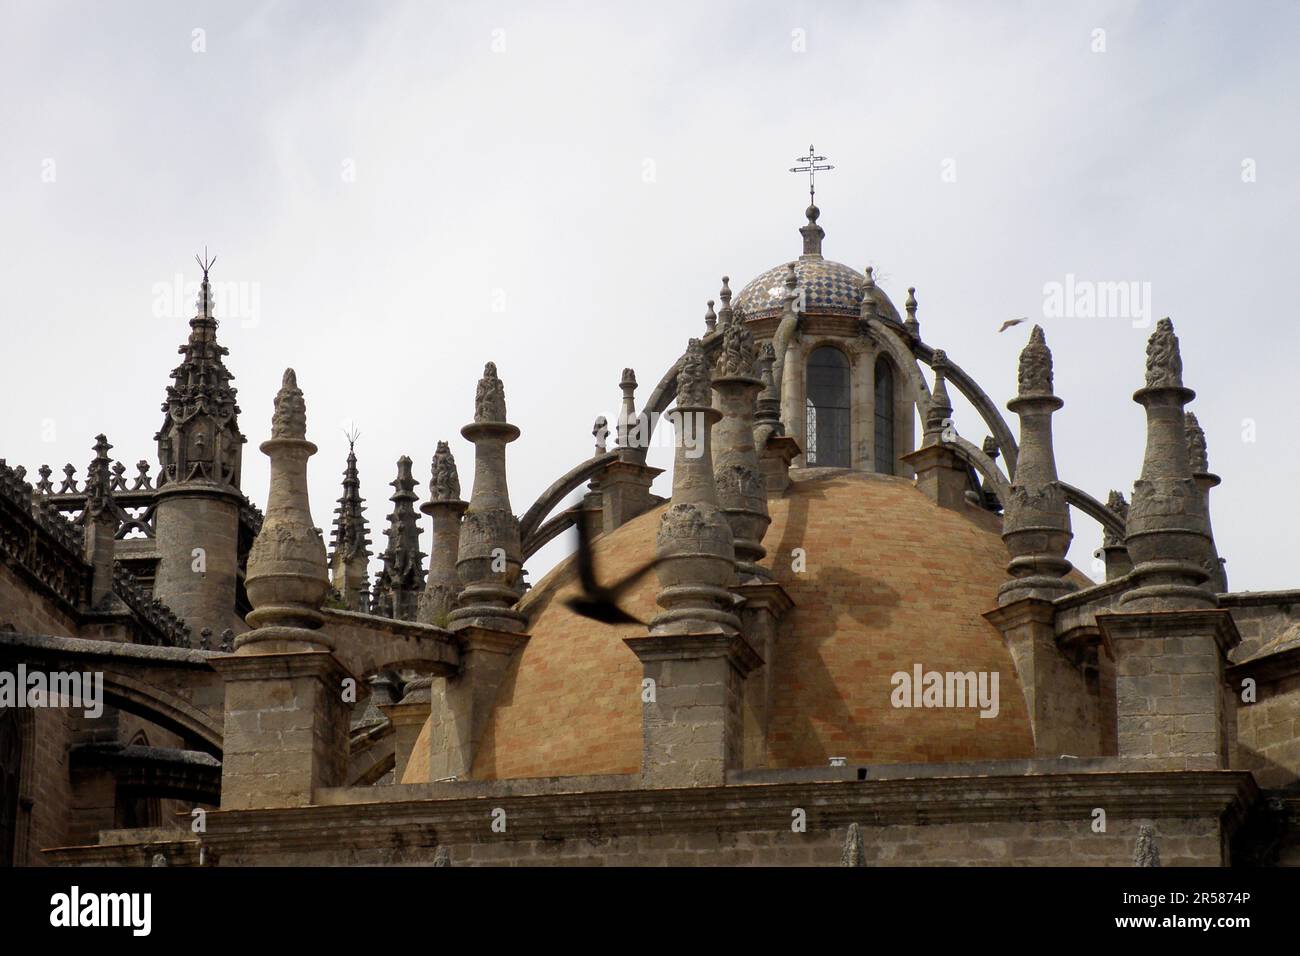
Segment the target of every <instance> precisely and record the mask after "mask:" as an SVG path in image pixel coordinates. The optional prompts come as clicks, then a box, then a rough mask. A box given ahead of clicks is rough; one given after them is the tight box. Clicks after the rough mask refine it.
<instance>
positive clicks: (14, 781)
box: [0, 707, 23, 866]
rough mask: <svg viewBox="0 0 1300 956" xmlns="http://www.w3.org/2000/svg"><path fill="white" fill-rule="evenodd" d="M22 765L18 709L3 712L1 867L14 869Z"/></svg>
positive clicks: (0, 723)
mask: <svg viewBox="0 0 1300 956" xmlns="http://www.w3.org/2000/svg"><path fill="white" fill-rule="evenodd" d="M22 765H23V739H22V728H21V727H20V726H19V724H18V712H17V710H16V709H15V708H12V707H5V708H0V866H13V865H14V862H15V861H14V845H15V844H16V843H17V839H18V770H19V768H20V767H21V766H22Z"/></svg>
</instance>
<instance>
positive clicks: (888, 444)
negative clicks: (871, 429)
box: [875, 356, 894, 475]
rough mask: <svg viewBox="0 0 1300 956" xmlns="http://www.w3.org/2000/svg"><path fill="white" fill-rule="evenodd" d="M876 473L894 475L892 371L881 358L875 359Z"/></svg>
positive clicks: (887, 362)
mask: <svg viewBox="0 0 1300 956" xmlns="http://www.w3.org/2000/svg"><path fill="white" fill-rule="evenodd" d="M875 459H876V471H878V472H880V473H881V474H882V475H892V474H893V473H894V370H893V368H892V367H891V366H890V364H889V361H888V360H887V359H885V358H884V357H883V356H882V357H881V358H878V359H876V443H875Z"/></svg>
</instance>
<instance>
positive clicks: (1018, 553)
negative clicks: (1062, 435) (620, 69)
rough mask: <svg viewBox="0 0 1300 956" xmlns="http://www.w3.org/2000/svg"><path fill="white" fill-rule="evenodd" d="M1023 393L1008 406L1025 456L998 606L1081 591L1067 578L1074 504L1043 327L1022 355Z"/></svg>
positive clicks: (1006, 529)
mask: <svg viewBox="0 0 1300 956" xmlns="http://www.w3.org/2000/svg"><path fill="white" fill-rule="evenodd" d="M1019 384H1020V389H1019V394H1018V395H1017V396H1016V397H1015V398H1013V399H1012V400H1011V401H1009V402H1008V403H1007V408H1008V409H1010V410H1011V411H1013V412H1015V413H1016V414H1017V415H1018V416H1019V417H1020V457H1019V459H1018V460H1017V463H1016V473H1015V475H1013V476H1012V479H1011V491H1010V493H1009V494H1008V496H1007V497H1008V499H1009V500H1008V501H1005V502H1003V505H1004V509H1005V513H1004V516H1003V521H1002V529H1003V530H1002V540H1003V541H1005V542H1006V544H1007V550H1008V551H1009V552H1010V553H1011V563H1010V564H1009V565H1007V571H1008V572H1009V573H1010V574H1011V578H1012V580H1010V581H1008V582H1007V583H1006V584H1004V585H1003V586H1002V587H1001V589H999V591H998V604H999V605H1006V604H1011V603H1013V602H1014V601H1018V600H1020V599H1021V598H1025V597H1037V598H1043V599H1046V600H1051V599H1052V598H1056V597H1059V596H1061V595H1062V594H1066V593H1068V592H1070V591H1073V590H1075V585H1074V584H1072V583H1071V582H1069V581H1068V580H1066V575H1067V574H1068V573H1069V571H1070V562H1068V561H1066V560H1065V554H1066V552H1067V551H1068V550H1069V548H1070V540H1071V538H1072V537H1073V534H1072V533H1071V531H1070V511H1069V505H1068V504H1067V503H1066V501H1065V493H1064V492H1063V491H1062V489H1061V485H1060V483H1059V481H1058V480H1057V477H1056V456H1055V453H1054V452H1053V450H1052V413H1053V412H1055V411H1056V410H1057V409H1059V408H1060V407H1061V406H1062V405H1063V404H1064V402H1062V401H1061V400H1060V399H1059V398H1057V397H1056V395H1054V394H1053V392H1052V353H1051V351H1050V350H1049V349H1048V348H1047V340H1046V338H1045V337H1044V335H1043V330H1042V328H1041V327H1040V326H1037V325H1035V326H1034V329H1033V331H1032V332H1031V333H1030V335H1029V344H1028V345H1026V346H1025V349H1024V351H1023V352H1021V353H1020V383H1019Z"/></svg>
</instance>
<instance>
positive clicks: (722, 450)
mask: <svg viewBox="0 0 1300 956" xmlns="http://www.w3.org/2000/svg"><path fill="white" fill-rule="evenodd" d="M754 358H755V353H754V337H753V334H752V333H751V332H750V331H749V329H748V328H746V326H745V324H744V323H743V322H737V321H731V322H728V323H727V325H726V326H725V327H724V329H723V342H722V351H721V354H720V355H719V356H718V364H717V368H716V370H715V374H714V378H713V389H714V391H715V392H717V397H718V406H719V411H720V413H721V415H722V420H721V421H720V422H719V424H718V427H717V434H716V436H714V440H715V441H716V443H717V455H716V465H715V467H714V469H713V478H714V484H715V486H716V490H717V497H718V504H719V505H720V506H721V508H722V513H723V515H725V516H726V519H727V523H728V524H729V525H730V526H731V533H732V537H733V539H734V542H735V551H736V571H737V573H738V575H739V577H740V580H741V581H742V582H745V581H754V580H757V581H767V580H770V579H771V574H770V573H769V572H768V570H767V569H766V568H764V567H762V566H761V565H760V564H759V562H761V561H762V560H763V558H764V557H765V556H766V555H767V550H766V549H765V548H764V547H763V544H762V541H763V535H764V534H766V533H767V526H768V525H769V524H771V522H772V519H771V518H770V517H769V515H768V511H767V487H766V485H765V484H764V481H763V475H762V473H761V472H760V471H759V468H758V453H757V451H756V450H755V448H754V400H755V399H756V398H757V397H758V393H759V391H760V390H761V389H762V387H763V382H762V379H760V378H759V377H758V376H757V374H756V373H755V370H754Z"/></svg>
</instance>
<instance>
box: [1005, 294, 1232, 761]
mask: <svg viewBox="0 0 1300 956" xmlns="http://www.w3.org/2000/svg"><path fill="white" fill-rule="evenodd" d="M1194 396H1195V393H1194V392H1193V391H1192V390H1191V389H1190V388H1185V387H1184V386H1183V362H1182V357H1181V355H1180V354H1179V349H1178V338H1177V336H1175V335H1174V327H1173V323H1172V322H1170V321H1169V320H1168V319H1161V320H1160V321H1159V322H1158V323H1156V330H1155V332H1154V333H1153V334H1152V335H1151V338H1150V340H1149V341H1148V343H1147V367H1146V387H1145V388H1141V389H1138V391H1137V392H1135V393H1134V395H1133V400H1134V401H1135V402H1137V403H1138V404H1140V405H1142V406H1143V407H1144V408H1145V409H1146V414H1147V445H1146V455H1145V457H1144V459H1143V462H1142V477H1141V478H1139V479H1138V480H1137V482H1136V483H1135V484H1134V486H1133V504H1132V505H1131V506H1130V507H1129V513H1128V522H1127V536H1126V544H1127V545H1128V553H1129V556H1130V558H1132V561H1133V566H1134V567H1133V578H1134V579H1135V580H1136V583H1137V587H1135V588H1133V589H1131V590H1128V591H1126V592H1125V593H1124V594H1123V595H1121V596H1120V600H1119V609H1118V611H1117V612H1110V613H1101V614H1098V615H1097V624H1098V625H1099V626H1100V628H1101V631H1102V634H1103V636H1104V637H1105V639H1106V640H1107V641H1108V642H1109V644H1110V646H1111V648H1112V649H1113V652H1114V661H1115V700H1116V706H1115V718H1116V732H1117V739H1118V745H1119V747H1118V749H1119V755H1120V756H1121V757H1123V758H1127V759H1134V760H1138V761H1141V762H1142V765H1143V766H1144V767H1150V768H1152V769H1161V770H1220V769H1224V768H1226V767H1227V766H1228V762H1229V758H1230V754H1231V750H1232V742H1233V739H1234V737H1235V735H1236V730H1235V725H1236V713H1237V712H1236V708H1235V707H1234V706H1233V700H1232V697H1231V695H1230V694H1229V693H1228V692H1227V691H1228V688H1227V686H1226V684H1225V677H1224V671H1225V667H1226V665H1227V655H1228V652H1229V651H1230V650H1231V649H1232V648H1233V647H1234V646H1235V645H1236V644H1237V643H1238V642H1239V641H1240V640H1241V637H1240V635H1239V634H1238V633H1237V628H1236V625H1235V624H1234V623H1233V620H1232V614H1231V613H1230V612H1229V611H1226V610H1222V609H1219V608H1217V607H1216V606H1215V605H1216V604H1217V598H1216V597H1215V595H1214V594H1212V593H1211V592H1210V591H1209V590H1208V589H1207V588H1206V587H1205V584H1204V582H1205V580H1206V577H1207V573H1208V572H1207V570H1206V568H1205V566H1204V565H1205V564H1206V563H1207V562H1208V556H1209V554H1210V553H1211V552H1210V541H1209V523H1208V521H1207V520H1206V515H1205V507H1204V498H1203V496H1202V493H1201V491H1200V489H1198V488H1197V485H1196V482H1195V480H1194V479H1193V477H1192V470H1193V464H1192V461H1191V457H1190V455H1189V451H1188V443H1187V437H1188V436H1187V422H1186V419H1185V418H1184V413H1183V406H1184V405H1186V404H1187V403H1188V402H1189V401H1191V400H1192V398H1193V397H1194ZM1022 454H1023V451H1022ZM1197 464H1198V465H1199V464H1200V462H1199V461H1198V462H1197Z"/></svg>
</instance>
